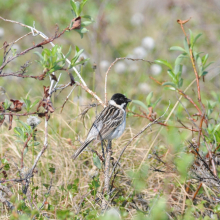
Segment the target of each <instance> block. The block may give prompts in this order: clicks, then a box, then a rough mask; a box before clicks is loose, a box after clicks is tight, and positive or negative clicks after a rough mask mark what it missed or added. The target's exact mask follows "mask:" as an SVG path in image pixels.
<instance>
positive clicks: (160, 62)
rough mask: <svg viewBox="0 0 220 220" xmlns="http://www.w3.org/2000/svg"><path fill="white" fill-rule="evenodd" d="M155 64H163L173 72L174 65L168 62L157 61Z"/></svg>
mask: <svg viewBox="0 0 220 220" xmlns="http://www.w3.org/2000/svg"><path fill="white" fill-rule="evenodd" d="M154 62H155V63H158V64H163V65H165V66H167V67H169V68H170V69H171V70H172V65H171V64H170V63H169V62H168V61H166V60H161V59H159V60H155V61H154Z"/></svg>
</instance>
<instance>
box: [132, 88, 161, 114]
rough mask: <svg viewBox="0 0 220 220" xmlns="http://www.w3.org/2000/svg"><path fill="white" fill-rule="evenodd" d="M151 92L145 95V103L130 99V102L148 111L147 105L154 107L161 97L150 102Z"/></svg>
mask: <svg viewBox="0 0 220 220" xmlns="http://www.w3.org/2000/svg"><path fill="white" fill-rule="evenodd" d="M152 98H153V92H150V93H149V94H148V95H147V97H146V104H145V103H143V102H142V101H140V100H132V104H133V103H134V104H137V105H140V106H141V107H142V108H144V109H145V110H147V111H148V108H149V107H152V108H155V107H156V105H157V104H158V103H159V102H160V101H161V97H160V98H158V99H157V100H156V101H155V102H152Z"/></svg>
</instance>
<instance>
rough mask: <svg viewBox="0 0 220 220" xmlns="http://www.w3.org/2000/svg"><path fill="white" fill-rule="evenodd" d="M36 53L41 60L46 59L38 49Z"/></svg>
mask: <svg viewBox="0 0 220 220" xmlns="http://www.w3.org/2000/svg"><path fill="white" fill-rule="evenodd" d="M34 53H35V54H37V55H38V56H39V57H40V59H41V60H43V59H44V58H43V56H42V55H41V53H39V52H38V51H35V52H34Z"/></svg>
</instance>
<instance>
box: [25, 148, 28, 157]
mask: <svg viewBox="0 0 220 220" xmlns="http://www.w3.org/2000/svg"><path fill="white" fill-rule="evenodd" d="M27 152H28V147H25V149H24V156H25V154H26V153H27Z"/></svg>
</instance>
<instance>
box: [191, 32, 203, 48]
mask: <svg viewBox="0 0 220 220" xmlns="http://www.w3.org/2000/svg"><path fill="white" fill-rule="evenodd" d="M201 35H202V34H201V33H200V34H198V35H197V36H196V37H195V39H194V41H193V46H194V45H195V43H196V41H197V40H198V38H199V37H200V36H201Z"/></svg>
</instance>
